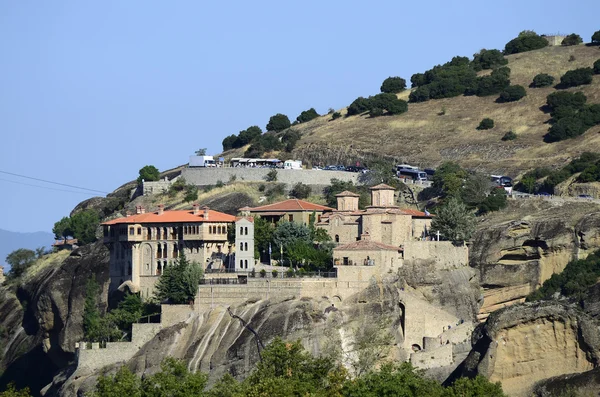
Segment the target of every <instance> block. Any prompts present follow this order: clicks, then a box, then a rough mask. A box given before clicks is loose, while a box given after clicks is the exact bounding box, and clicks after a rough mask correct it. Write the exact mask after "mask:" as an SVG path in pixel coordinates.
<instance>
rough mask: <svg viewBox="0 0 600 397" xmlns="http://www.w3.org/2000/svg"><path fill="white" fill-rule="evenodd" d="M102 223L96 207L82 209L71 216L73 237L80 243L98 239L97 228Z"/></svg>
mask: <svg viewBox="0 0 600 397" xmlns="http://www.w3.org/2000/svg"><path fill="white" fill-rule="evenodd" d="M99 224H100V217H99V216H98V213H97V212H96V210H94V209H91V208H90V209H87V210H84V211H80V212H78V213H76V214H75V215H73V216H72V217H71V229H72V231H73V237H75V238H76V239H77V240H78V241H79V244H89V243H93V242H94V241H96V240H97V239H96V229H97V228H98V225H99Z"/></svg>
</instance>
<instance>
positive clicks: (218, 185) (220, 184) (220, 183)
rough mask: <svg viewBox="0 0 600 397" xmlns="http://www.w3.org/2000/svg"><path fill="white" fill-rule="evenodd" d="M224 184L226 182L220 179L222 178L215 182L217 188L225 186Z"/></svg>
mask: <svg viewBox="0 0 600 397" xmlns="http://www.w3.org/2000/svg"><path fill="white" fill-rule="evenodd" d="M223 186H225V184H224V183H223V181H222V180H220V179H219V180H218V181H217V183H215V187H216V188H221V187H223Z"/></svg>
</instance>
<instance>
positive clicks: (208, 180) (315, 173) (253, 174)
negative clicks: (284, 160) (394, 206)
mask: <svg viewBox="0 0 600 397" xmlns="http://www.w3.org/2000/svg"><path fill="white" fill-rule="evenodd" d="M270 171H271V169H270V168H237V167H233V168H184V169H183V171H182V172H181V176H182V177H183V178H184V179H185V181H186V182H187V183H191V184H194V185H197V186H207V185H214V184H215V183H217V181H222V182H227V181H229V180H230V178H232V177H233V176H235V178H236V180H238V181H246V182H264V181H265V178H266V176H267V174H268V173H269V172H270ZM358 176H359V174H358V173H356V172H346V171H324V170H283V169H278V170H277V182H281V183H285V184H286V186H287V188H291V187H292V186H294V185H295V184H296V183H299V182H301V183H304V184H306V185H309V186H311V187H313V189H317V188H323V187H325V186H329V185H330V184H331V179H333V178H336V179H339V180H342V181H351V182H354V183H357V182H358Z"/></svg>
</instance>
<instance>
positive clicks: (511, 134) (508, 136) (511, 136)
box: [500, 131, 517, 141]
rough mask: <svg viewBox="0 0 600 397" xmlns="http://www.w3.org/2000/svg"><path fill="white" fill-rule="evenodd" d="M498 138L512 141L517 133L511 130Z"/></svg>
mask: <svg viewBox="0 0 600 397" xmlns="http://www.w3.org/2000/svg"><path fill="white" fill-rule="evenodd" d="M500 139H501V140H502V141H514V140H515V139H517V134H515V133H514V132H513V131H508V132H507V133H506V134H504V135H503V136H502V138H500Z"/></svg>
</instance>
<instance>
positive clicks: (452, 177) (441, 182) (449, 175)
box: [433, 161, 467, 196]
mask: <svg viewBox="0 0 600 397" xmlns="http://www.w3.org/2000/svg"><path fill="white" fill-rule="evenodd" d="M466 177H467V172H466V171H465V170H463V169H462V168H461V167H460V165H458V164H457V163H454V162H451V161H449V162H446V163H443V164H442V165H440V166H439V167H438V169H437V170H436V171H435V174H434V175H433V187H434V188H436V189H440V190H441V191H442V192H443V193H444V195H447V196H448V195H449V196H456V195H458V194H459V193H460V189H461V188H462V186H463V183H464V180H465V178H466Z"/></svg>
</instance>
